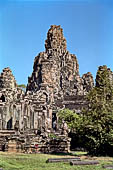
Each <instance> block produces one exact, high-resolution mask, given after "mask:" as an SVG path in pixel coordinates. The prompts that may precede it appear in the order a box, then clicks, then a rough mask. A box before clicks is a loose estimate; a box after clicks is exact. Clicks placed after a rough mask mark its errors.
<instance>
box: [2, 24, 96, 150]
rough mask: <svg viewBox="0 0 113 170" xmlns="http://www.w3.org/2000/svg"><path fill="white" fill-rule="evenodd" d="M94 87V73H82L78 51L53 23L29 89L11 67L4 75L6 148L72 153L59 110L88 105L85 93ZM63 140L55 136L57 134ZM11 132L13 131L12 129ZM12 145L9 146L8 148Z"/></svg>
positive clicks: (77, 108)
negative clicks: (72, 49)
mask: <svg viewBox="0 0 113 170" xmlns="http://www.w3.org/2000/svg"><path fill="white" fill-rule="evenodd" d="M93 86H94V82H93V77H92V75H91V73H87V74H84V75H83V76H82V77H80V75H79V65H78V61H77V58H76V56H75V55H74V54H70V53H69V52H68V51H67V45H66V39H65V38H64V36H63V30H62V28H61V27H60V26H56V25H52V26H51V28H50V29H49V31H48V33H47V40H46V41H45V52H41V53H39V54H38V56H36V57H35V60H34V65H33V72H32V75H31V76H30V77H29V78H28V84H27V88H26V92H24V91H22V89H20V88H18V86H17V83H16V80H15V78H14V76H13V74H12V72H11V70H10V68H5V69H4V70H3V72H2V73H1V75H0V130H2V131H3V130H11V129H12V130H14V133H10V135H9V132H6V133H5V134H4V136H5V137H7V139H5V138H4V140H2V137H3V133H2V132H1V133H2V134H1V137H0V140H1V142H0V146H1V148H2V147H4V144H5V150H8V149H9V151H10V150H14V151H17V150H18V151H20V150H22V149H21V147H22V148H24V149H23V150H24V152H25V151H26V152H34V151H36V148H35V144H38V151H39V152H46V153H47V152H68V151H69V146H70V139H69V138H68V137H67V132H68V129H65V128H64V129H63V133H62V129H59V126H58V122H57V115H56V113H57V111H58V110H59V109H61V108H70V109H73V110H74V111H75V112H78V113H79V112H80V111H81V109H82V108H83V107H86V106H87V102H86V101H85V95H86V94H87V93H88V92H89V90H91V89H92V87H93ZM56 131H57V136H59V137H60V139H58V140H56V139H51V138H50V137H49V135H50V134H51V133H54V134H55V133H56ZM10 132H11V131H10ZM8 146H9V147H8Z"/></svg>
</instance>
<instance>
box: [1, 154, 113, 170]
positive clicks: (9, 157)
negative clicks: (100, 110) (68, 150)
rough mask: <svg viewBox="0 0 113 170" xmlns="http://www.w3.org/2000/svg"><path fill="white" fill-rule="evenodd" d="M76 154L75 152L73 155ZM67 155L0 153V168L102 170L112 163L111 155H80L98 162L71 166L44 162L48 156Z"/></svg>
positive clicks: (17, 169)
mask: <svg viewBox="0 0 113 170" xmlns="http://www.w3.org/2000/svg"><path fill="white" fill-rule="evenodd" d="M78 154H79V153H76V154H74V155H78ZM80 155H81V154H80ZM67 156H68V157H69V156H70V155H65V156H64V155H50V154H15V153H0V168H3V169H4V170H43V169H44V170H104V169H103V168H102V166H103V165H106V164H112V165H113V158H112V157H88V156H86V155H84V156H83V155H81V156H80V157H81V159H82V160H89V159H94V160H99V162H100V164H99V165H89V166H87V165H85V166H71V165H70V164H69V163H46V160H47V159H48V158H56V157H67Z"/></svg>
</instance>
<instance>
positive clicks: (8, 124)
mask: <svg viewBox="0 0 113 170" xmlns="http://www.w3.org/2000/svg"><path fill="white" fill-rule="evenodd" d="M12 123H13V118H12V117H11V118H10V119H9V120H8V122H7V129H8V130H10V129H12Z"/></svg>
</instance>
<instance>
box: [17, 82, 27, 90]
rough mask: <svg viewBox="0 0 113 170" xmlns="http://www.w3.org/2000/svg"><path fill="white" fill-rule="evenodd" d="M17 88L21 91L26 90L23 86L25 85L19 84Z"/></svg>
mask: <svg viewBox="0 0 113 170" xmlns="http://www.w3.org/2000/svg"><path fill="white" fill-rule="evenodd" d="M18 87H19V88H20V89H22V90H23V91H25V90H26V85H25V84H20V85H18Z"/></svg>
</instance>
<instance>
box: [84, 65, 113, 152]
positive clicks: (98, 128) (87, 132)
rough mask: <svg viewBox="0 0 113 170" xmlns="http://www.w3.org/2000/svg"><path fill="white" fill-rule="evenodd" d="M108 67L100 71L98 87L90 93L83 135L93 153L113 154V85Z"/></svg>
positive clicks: (85, 142) (85, 112)
mask: <svg viewBox="0 0 113 170" xmlns="http://www.w3.org/2000/svg"><path fill="white" fill-rule="evenodd" d="M109 77H110V75H109V72H108V71H107V70H106V68H104V69H103V71H98V73H97V82H96V87H94V88H93V89H92V90H91V91H90V92H89V94H88V96H87V99H88V101H89V107H88V109H87V110H85V111H83V113H82V117H83V123H82V125H81V137H82V138H83V141H84V144H85V147H86V148H87V150H88V151H89V152H90V153H91V154H109V155H112V154H113V151H112V150H113V85H112V82H110V79H109Z"/></svg>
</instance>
